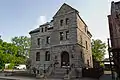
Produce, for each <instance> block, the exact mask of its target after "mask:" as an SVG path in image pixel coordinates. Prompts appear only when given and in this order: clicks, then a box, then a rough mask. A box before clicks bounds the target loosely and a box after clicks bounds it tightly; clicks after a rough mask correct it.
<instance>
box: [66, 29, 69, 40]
mask: <svg viewBox="0 0 120 80" xmlns="http://www.w3.org/2000/svg"><path fill="white" fill-rule="evenodd" d="M68 39H69V31H66V40H68Z"/></svg>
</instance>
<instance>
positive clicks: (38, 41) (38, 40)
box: [37, 38, 40, 46]
mask: <svg viewBox="0 0 120 80" xmlns="http://www.w3.org/2000/svg"><path fill="white" fill-rule="evenodd" d="M37 44H38V46H39V45H40V38H38V39H37Z"/></svg>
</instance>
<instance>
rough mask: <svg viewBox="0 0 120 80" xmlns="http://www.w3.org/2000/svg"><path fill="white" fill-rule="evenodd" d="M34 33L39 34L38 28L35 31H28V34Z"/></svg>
mask: <svg viewBox="0 0 120 80" xmlns="http://www.w3.org/2000/svg"><path fill="white" fill-rule="evenodd" d="M36 32H40V28H36V29H34V30H32V31H30V32H29V34H32V33H36Z"/></svg>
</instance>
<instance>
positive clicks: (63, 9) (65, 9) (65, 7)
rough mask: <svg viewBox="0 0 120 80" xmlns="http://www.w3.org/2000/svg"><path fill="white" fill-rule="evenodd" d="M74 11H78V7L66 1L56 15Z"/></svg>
mask: <svg viewBox="0 0 120 80" xmlns="http://www.w3.org/2000/svg"><path fill="white" fill-rule="evenodd" d="M72 11H77V10H76V9H74V8H72V7H71V6H69V5H67V4H66V3H64V4H63V5H62V6H61V7H60V9H59V10H58V11H57V13H56V14H55V15H54V17H56V16H59V15H64V14H67V13H69V12H72ZM77 12H78V11H77Z"/></svg>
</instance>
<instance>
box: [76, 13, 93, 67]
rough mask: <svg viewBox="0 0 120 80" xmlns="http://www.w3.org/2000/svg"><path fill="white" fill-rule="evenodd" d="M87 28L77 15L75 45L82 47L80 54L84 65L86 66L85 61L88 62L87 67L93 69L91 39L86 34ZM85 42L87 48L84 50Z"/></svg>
mask: <svg viewBox="0 0 120 80" xmlns="http://www.w3.org/2000/svg"><path fill="white" fill-rule="evenodd" d="M87 31H88V27H87V26H86V25H85V23H83V21H82V20H81V18H80V17H79V16H78V15H77V43H78V44H80V45H81V46H82V52H83V55H84V63H85V64H88V62H87V60H89V65H90V66H91V67H93V62H92V51H91V39H90V37H89V36H88V34H87ZM86 41H87V48H88V49H86Z"/></svg>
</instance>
